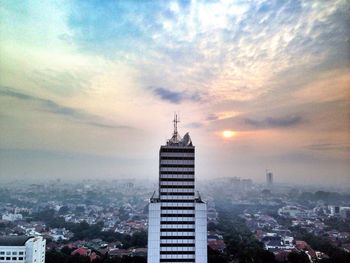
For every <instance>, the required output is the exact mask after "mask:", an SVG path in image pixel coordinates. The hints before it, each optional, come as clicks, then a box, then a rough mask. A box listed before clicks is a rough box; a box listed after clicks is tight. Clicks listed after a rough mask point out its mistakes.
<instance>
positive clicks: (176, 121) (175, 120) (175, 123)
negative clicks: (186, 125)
mask: <svg viewBox="0 0 350 263" xmlns="http://www.w3.org/2000/svg"><path fill="white" fill-rule="evenodd" d="M173 122H174V135H173V138H175V140H176V141H177V138H178V133H177V124H178V123H179V122H180V121H179V120H178V119H177V114H176V113H175V116H174V120H173Z"/></svg>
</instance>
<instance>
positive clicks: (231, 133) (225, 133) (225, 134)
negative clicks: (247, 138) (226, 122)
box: [222, 130, 236, 138]
mask: <svg viewBox="0 0 350 263" xmlns="http://www.w3.org/2000/svg"><path fill="white" fill-rule="evenodd" d="M235 135H236V132H235V131H229V130H226V131H223V132H222V136H223V137H224V138H232V137H233V136H235Z"/></svg>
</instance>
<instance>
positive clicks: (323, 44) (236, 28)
mask: <svg viewBox="0 0 350 263" xmlns="http://www.w3.org/2000/svg"><path fill="white" fill-rule="evenodd" d="M349 12H350V5H349V3H348V1H345V0H343V1H332V2H327V3H326V2H323V1H313V2H310V1H283V2H282V1H250V2H248V1H232V2H220V1H207V2H197V1H172V2H169V3H168V2H163V1H159V2H156V1H152V2H151V1H145V2H143V3H139V2H136V1H120V2H118V3H117V2H112V1H103V2H98V4H97V2H95V3H94V2H90V1H84V2H83V1H63V2H60V3H57V2H54V1H48V2H42V1H31V2H30V3H24V2H23V1H2V2H0V17H1V21H0V23H1V27H0V36H1V37H0V54H1V59H0V130H1V131H0V180H5V179H6V180H7V179H9V178H10V179H19V178H22V179H29V178H34V179H55V178H64V179H68V178H69V179H79V178H82V177H84V178H107V179H119V178H125V177H134V178H142V179H147V178H150V179H152V180H156V179H157V177H158V171H157V166H156V165H155V164H156V163H157V159H158V156H157V145H159V144H163V143H164V142H165V141H166V139H167V135H168V134H169V132H170V131H171V130H172V125H171V120H172V117H173V115H174V113H175V112H176V113H178V114H179V117H180V123H179V130H180V131H181V132H183V134H181V135H184V134H185V132H187V131H188V132H190V133H191V135H192V136H193V137H194V138H196V139H195V142H194V143H195V144H196V145H198V146H199V147H198V150H197V153H196V156H197V157H196V166H197V167H198V169H197V171H196V172H197V178H199V179H200V180H201V179H213V178H217V177H235V176H237V177H242V178H251V179H253V180H254V181H258V182H264V181H265V170H266V169H269V170H271V171H272V172H273V174H274V183H285V182H287V183H298V182H303V183H306V184H311V183H315V184H331V185H344V184H349V183H350V174H349V171H350V155H349V153H350V132H349V131H350V118H349V116H350V115H349V114H350V110H349V109H350V107H349V106H350V103H349V102H350V87H349V83H350V74H349V73H350V72H349V66H350V65H349V54H350V52H349V50H350V47H349V41H350V36H349V34H348V28H349V23H350V21H349V15H348V14H349ZM218 168H220V169H218Z"/></svg>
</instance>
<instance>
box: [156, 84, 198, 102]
mask: <svg viewBox="0 0 350 263" xmlns="http://www.w3.org/2000/svg"><path fill="white" fill-rule="evenodd" d="M150 89H151V90H152V92H153V94H154V95H156V96H157V97H159V98H160V99H162V100H164V101H168V102H171V103H175V104H179V103H181V102H183V101H194V102H197V101H200V100H201V96H200V95H199V94H198V93H192V94H189V93H187V92H185V91H182V92H180V91H172V90H170V89H166V88H163V87H150Z"/></svg>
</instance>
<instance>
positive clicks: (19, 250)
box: [0, 236, 46, 263]
mask: <svg viewBox="0 0 350 263" xmlns="http://www.w3.org/2000/svg"><path fill="white" fill-rule="evenodd" d="M45 248H46V240H45V239H43V238H42V237H41V236H38V237H33V236H3V237H0V263H8V262H11V263H17V262H18V263H45Z"/></svg>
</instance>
